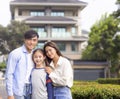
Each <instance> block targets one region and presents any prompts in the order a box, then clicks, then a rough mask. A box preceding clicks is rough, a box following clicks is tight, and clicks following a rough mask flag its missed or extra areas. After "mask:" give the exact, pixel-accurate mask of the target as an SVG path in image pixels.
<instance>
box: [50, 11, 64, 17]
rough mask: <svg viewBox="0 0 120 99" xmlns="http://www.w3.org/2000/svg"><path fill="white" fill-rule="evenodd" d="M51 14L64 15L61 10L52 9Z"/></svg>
mask: <svg viewBox="0 0 120 99" xmlns="http://www.w3.org/2000/svg"><path fill="white" fill-rule="evenodd" d="M51 16H64V12H63V11H52V12H51Z"/></svg>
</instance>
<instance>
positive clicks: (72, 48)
mask: <svg viewBox="0 0 120 99" xmlns="http://www.w3.org/2000/svg"><path fill="white" fill-rule="evenodd" d="M71 51H77V44H76V43H75V42H72V43H71Z"/></svg>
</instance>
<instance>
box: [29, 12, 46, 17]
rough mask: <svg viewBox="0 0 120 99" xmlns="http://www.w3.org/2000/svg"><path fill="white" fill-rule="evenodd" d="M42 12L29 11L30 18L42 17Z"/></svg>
mask: <svg viewBox="0 0 120 99" xmlns="http://www.w3.org/2000/svg"><path fill="white" fill-rule="evenodd" d="M44 15H45V13H44V11H31V12H30V16H44Z"/></svg>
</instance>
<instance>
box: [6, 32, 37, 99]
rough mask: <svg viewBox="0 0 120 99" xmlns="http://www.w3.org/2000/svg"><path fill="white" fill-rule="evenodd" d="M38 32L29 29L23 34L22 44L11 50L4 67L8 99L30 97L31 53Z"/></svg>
mask: <svg viewBox="0 0 120 99" xmlns="http://www.w3.org/2000/svg"><path fill="white" fill-rule="evenodd" d="M38 38H39V36H38V33H37V32H35V31H34V30H29V31H27V32H25V34H24V44H23V46H21V47H19V48H16V49H15V50H13V51H12V52H11V53H10V54H9V57H8V62H7V68H6V89H7V94H8V99H30V97H31V95H30V94H31V87H30V85H31V84H30V81H29V79H30V73H31V70H32V68H33V66H34V64H33V62H32V59H31V54H32V50H33V49H34V48H35V46H36V45H37V43H38Z"/></svg>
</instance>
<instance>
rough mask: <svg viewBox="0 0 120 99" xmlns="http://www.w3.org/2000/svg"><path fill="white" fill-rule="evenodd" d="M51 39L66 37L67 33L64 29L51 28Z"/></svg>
mask: <svg viewBox="0 0 120 99" xmlns="http://www.w3.org/2000/svg"><path fill="white" fill-rule="evenodd" d="M52 37H67V32H66V28H65V27H53V28H52Z"/></svg>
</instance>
